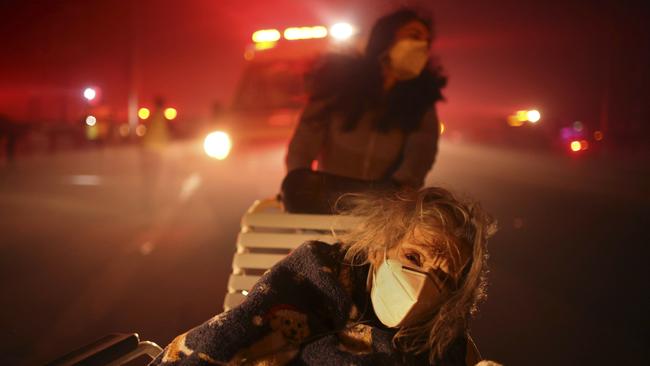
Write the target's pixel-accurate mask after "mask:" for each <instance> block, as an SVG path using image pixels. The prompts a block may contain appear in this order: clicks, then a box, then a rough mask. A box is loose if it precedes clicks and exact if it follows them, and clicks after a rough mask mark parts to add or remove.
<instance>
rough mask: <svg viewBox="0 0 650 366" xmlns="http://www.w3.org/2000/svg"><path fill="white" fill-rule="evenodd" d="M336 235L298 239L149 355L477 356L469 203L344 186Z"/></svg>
mask: <svg viewBox="0 0 650 366" xmlns="http://www.w3.org/2000/svg"><path fill="white" fill-rule="evenodd" d="M344 199H346V200H348V202H347V205H346V207H348V208H347V210H346V211H345V212H343V214H346V215H353V216H355V217H359V218H360V221H359V224H358V225H356V226H355V227H354V228H353V229H352V230H351V231H349V232H348V233H347V234H346V235H345V236H342V237H341V238H340V240H341V241H340V243H338V244H334V245H329V244H325V243H322V242H307V243H305V244H303V245H301V246H300V247H298V248H297V249H295V250H294V251H293V252H292V253H291V254H289V256H287V257H286V258H285V259H284V260H282V261H281V262H279V263H278V264H276V265H275V266H274V267H273V268H272V269H271V270H270V271H268V272H267V273H266V274H265V275H264V276H263V277H262V278H261V279H260V281H259V282H258V283H257V284H256V285H255V286H254V287H253V289H252V290H251V292H250V293H249V294H248V295H247V299H246V300H245V301H244V302H243V303H242V304H241V305H240V306H238V307H236V308H234V309H232V310H230V311H228V312H225V313H222V314H220V315H218V316H216V317H214V318H212V319H211V320H209V321H208V322H206V323H204V324H203V325H201V326H199V327H197V328H194V329H192V330H190V331H189V332H187V333H185V334H183V335H181V336H179V337H177V338H176V339H175V340H174V341H173V342H172V343H171V344H170V345H169V346H167V348H166V349H165V352H164V353H163V354H162V355H161V356H159V358H158V359H157V360H155V361H154V363H153V364H154V365H164V366H171V365H215V364H216V365H352V364H353V365H358V366H365V365H475V364H476V363H477V362H479V360H480V356H479V355H478V352H477V351H476V348H475V347H474V345H473V342H472V341H471V338H470V337H469V320H470V317H471V314H473V313H474V312H475V311H476V306H477V303H478V302H479V301H480V300H481V299H482V298H483V297H484V296H485V273H486V258H487V249H486V242H487V238H488V236H490V235H491V234H492V233H493V232H494V224H493V222H492V220H491V219H490V218H489V216H488V215H487V214H485V213H484V212H483V211H482V210H481V208H480V207H479V206H478V205H475V204H467V203H463V202H460V201H458V200H457V199H456V198H455V197H454V196H452V195H451V193H449V192H448V191H446V190H444V189H441V188H425V189H422V190H420V191H402V192H399V193H391V194H390V195H388V196H386V195H384V196H378V195H371V194H358V195H348V196H346V197H345V198H344Z"/></svg>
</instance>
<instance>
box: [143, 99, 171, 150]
mask: <svg viewBox="0 0 650 366" xmlns="http://www.w3.org/2000/svg"><path fill="white" fill-rule="evenodd" d="M167 123H168V122H167V119H166V118H165V100H164V99H163V98H161V97H156V99H155V100H154V108H153V111H152V112H151V117H150V118H149V123H148V125H146V128H147V130H146V133H145V135H144V137H143V138H142V146H143V147H145V148H146V149H149V150H152V151H158V152H159V151H162V150H164V149H165V148H166V147H167V145H168V144H169V126H168V125H167Z"/></svg>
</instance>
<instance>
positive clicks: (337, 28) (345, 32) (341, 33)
mask: <svg viewBox="0 0 650 366" xmlns="http://www.w3.org/2000/svg"><path fill="white" fill-rule="evenodd" d="M353 34H354V28H353V27H352V25H351V24H350V23H336V24H334V25H332V26H331V27H330V35H331V36H332V37H334V38H335V39H338V40H339V41H344V40H346V39H348V38H350V37H352V35H353Z"/></svg>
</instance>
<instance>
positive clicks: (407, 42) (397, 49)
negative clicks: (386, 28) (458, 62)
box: [388, 39, 429, 80]
mask: <svg viewBox="0 0 650 366" xmlns="http://www.w3.org/2000/svg"><path fill="white" fill-rule="evenodd" d="M388 57H389V60H390V67H391V69H392V70H393V73H394V74H395V76H396V77H397V79H398V80H409V79H414V78H416V77H418V76H419V75H420V73H421V72H422V70H423V69H424V66H425V65H426V64H427V60H428V59H429V44H428V43H427V41H418V40H414V39H402V40H400V41H397V43H395V45H393V47H392V48H391V49H390V52H389V54H388Z"/></svg>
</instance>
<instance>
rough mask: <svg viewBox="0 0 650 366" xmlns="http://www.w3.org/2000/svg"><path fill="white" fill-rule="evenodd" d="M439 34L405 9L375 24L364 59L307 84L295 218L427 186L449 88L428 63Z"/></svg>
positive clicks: (292, 172) (297, 144)
mask: <svg viewBox="0 0 650 366" xmlns="http://www.w3.org/2000/svg"><path fill="white" fill-rule="evenodd" d="M432 28H433V27H432V22H431V20H430V19H428V18H427V17H424V16H422V15H421V14H420V13H418V12H416V11H414V10H412V9H401V10H398V11H396V12H393V13H391V14H388V15H386V16H384V17H382V18H381V19H379V20H378V21H377V22H376V23H375V25H374V26H373V28H372V31H371V34H370V38H369V40H368V44H367V46H366V50H365V53H364V55H363V56H359V57H351V56H342V55H338V56H330V57H328V58H326V59H325V60H324V61H323V62H322V63H321V65H320V66H319V67H317V68H316V69H315V70H314V72H313V73H312V74H311V75H310V77H308V89H309V91H310V102H309V103H308V105H307V107H306V108H305V110H304V111H303V114H302V116H301V119H300V122H299V124H298V126H297V128H296V130H295V132H294V135H293V137H292V139H291V141H290V143H289V148H288V152H287V156H286V167H287V171H288V174H287V177H286V178H285V181H284V182H283V187H282V188H283V189H282V191H283V197H284V202H285V206H286V207H287V209H288V210H289V211H292V212H310V213H325V212H328V211H329V210H330V209H331V207H332V204H333V202H334V201H335V200H336V198H337V197H338V194H339V193H342V192H350V191H363V190H366V189H368V188H378V189H385V188H402V187H410V188H415V189H417V188H420V187H422V185H423V184H424V178H425V176H426V174H427V172H428V171H429V170H430V169H431V167H432V166H433V162H434V160H435V156H436V153H437V150H438V136H439V129H440V127H439V122H438V117H437V114H436V109H435V103H436V102H437V101H439V100H441V99H442V94H441V89H442V88H443V87H444V86H445V84H446V78H445V77H444V76H442V74H441V70H440V68H439V67H436V66H434V65H433V63H432V62H431V60H430V57H429V48H430V46H431V43H432V39H433V34H432V33H433V30H432ZM314 160H316V161H317V163H318V164H317V166H318V167H317V172H313V171H312V170H311V168H312V162H313V161H314ZM323 198H326V200H325V201H326V202H322V199H323Z"/></svg>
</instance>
